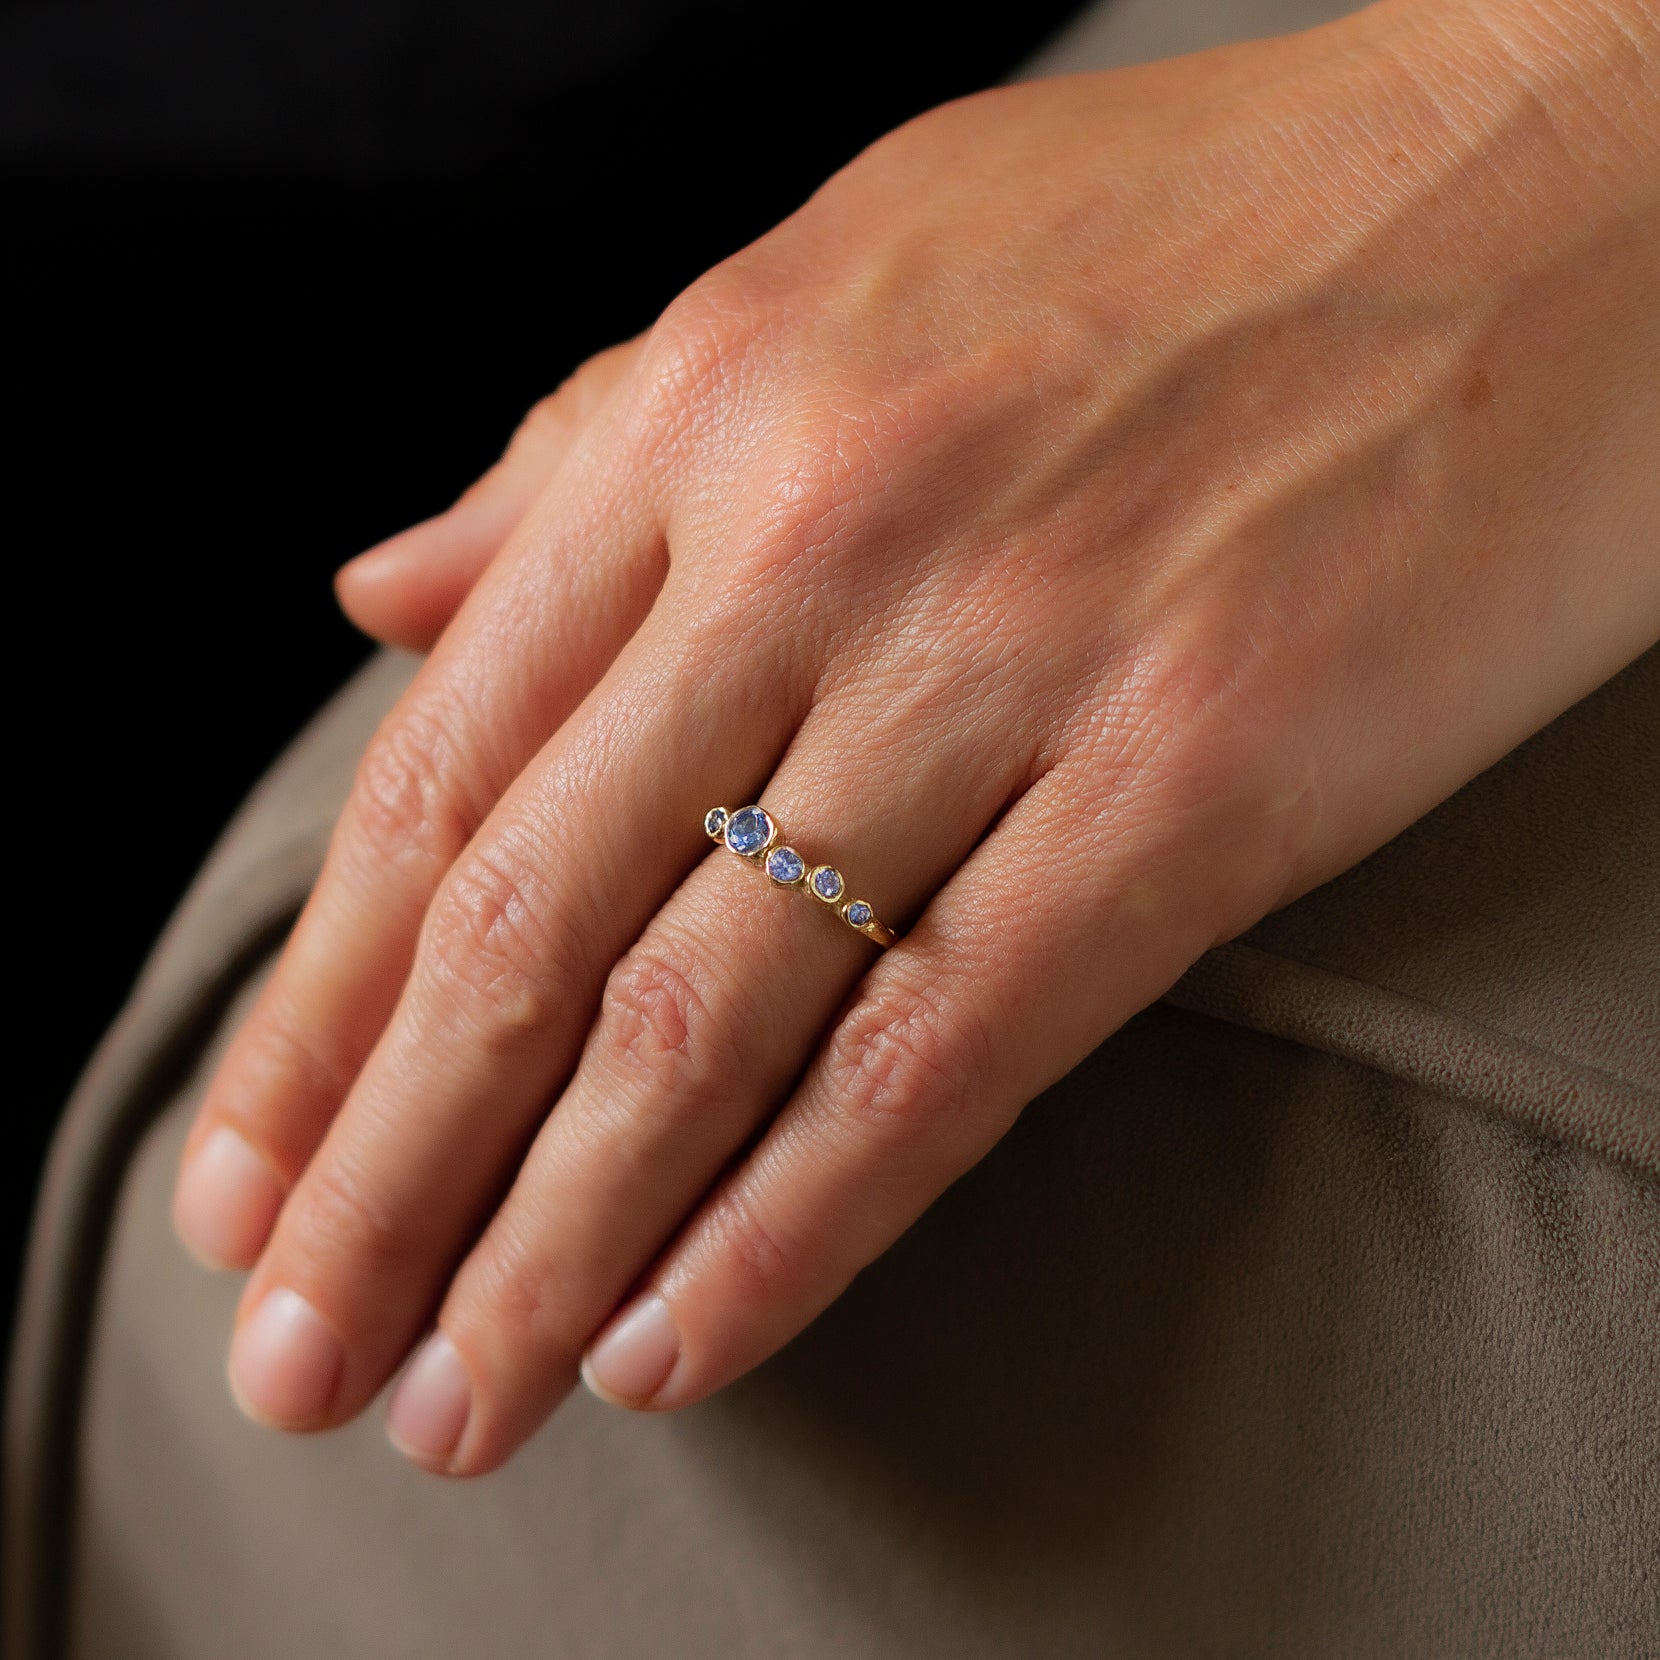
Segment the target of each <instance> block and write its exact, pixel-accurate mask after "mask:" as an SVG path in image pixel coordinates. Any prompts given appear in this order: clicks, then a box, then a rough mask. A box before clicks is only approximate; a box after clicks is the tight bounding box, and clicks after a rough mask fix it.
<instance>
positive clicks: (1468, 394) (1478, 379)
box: [1458, 369, 1493, 409]
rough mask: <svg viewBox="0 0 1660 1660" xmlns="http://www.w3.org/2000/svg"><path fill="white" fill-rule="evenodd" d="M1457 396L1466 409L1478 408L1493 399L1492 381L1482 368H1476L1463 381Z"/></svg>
mask: <svg viewBox="0 0 1660 1660" xmlns="http://www.w3.org/2000/svg"><path fill="white" fill-rule="evenodd" d="M1458 396H1459V402H1460V403H1462V404H1463V405H1464V407H1465V408H1466V409H1480V408H1481V406H1482V405H1483V404H1489V403H1491V402H1492V401H1493V383H1492V381H1490V380H1489V379H1488V378H1487V376H1486V374H1485V373H1483V371H1482V370H1480V369H1477V370H1476V371H1475V373H1474V374H1473V375H1471V376H1470V378H1469V379H1468V380H1467V381H1465V382H1464V390H1463V391H1462V392H1460V393H1459V395H1458Z"/></svg>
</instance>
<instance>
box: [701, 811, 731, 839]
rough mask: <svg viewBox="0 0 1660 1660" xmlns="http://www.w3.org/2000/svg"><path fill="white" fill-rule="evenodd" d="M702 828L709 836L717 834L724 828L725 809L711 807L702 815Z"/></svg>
mask: <svg viewBox="0 0 1660 1660" xmlns="http://www.w3.org/2000/svg"><path fill="white" fill-rule="evenodd" d="M703 828H704V829H705V830H707V831H708V833H709V834H710V835H711V836H718V835H719V834H720V833H721V831H723V830H724V829H725V828H726V809H725V808H724V807H711V808H710V809H709V811H708V812H707V813H705V814H704V815H703Z"/></svg>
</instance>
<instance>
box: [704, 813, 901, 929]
mask: <svg viewBox="0 0 1660 1660" xmlns="http://www.w3.org/2000/svg"><path fill="white" fill-rule="evenodd" d="M703 828H704V830H705V831H706V832H707V833H708V836H709V839H710V841H714V842H719V843H720V844H721V845H722V846H723V847H727V848H730V849H731V850H732V851H733V852H734V853H736V854H737V855H738V857H739V858H740V859H743V860H745V861H746V862H747V863H749V864H752V865H759V866H760V867H761V869H762V870H764V871H765V872H766V873H767V876H768V878H769V880H771V881H773V882H776V883H777V884H778V886H779V887H781V888H801V889H803V890H805V891H806V892H807V893H810V894H811V895H812V896H813V898H815V899H816V900H818V902H819V903H820V904H821V905H828V906H829V907H830V908H831V909H832V910H833V911H834V912H835V913H836V915H837V916H839V917H840V918H841V919H842V921H843V922H845V923H846V924H847V925H848V927H849V928H851V929H852V930H853V931H854V933H856V934H863V935H864V936H865V938H866V939H868V940H875V941H876V943H877V944H878V945H879V946H881V947H882V948H883V949H884V950H886V949H887V947H888V946H890V945H892V944H893V942H894V941H895V940H896V939H898V938H899V936H898V935H897V934H896V933H895V932H894V931H893V929H891V928H889V927H887V926H886V924H884V923H881V922H878V921H877V920H876V912H875V911H874V910H872V909H871V906H870V902H869V901H868V900H865V899H849V898H848V897H847V882H846V880H845V879H844V877H843V876H842V873H841V872H840V871H839V870H837V869H836V867H835V866H834V865H809V864H808V863H807V861H806V860H805V859H803V858H802V856H801V855H800V854H799V853H797V852H796V850H795V849H794V848H793V847H787V846H785V844H784V842H783V841H782V840H781V839H780V837H779V833H778V823H777V820H775V819H774V818H773V816H772V814H771V813H769V812H768V811H767V810H766V808H765V807H740V808H739V809H738V810H737V812H735V813H729V812H727V810H726V809H725V808H724V807H711V808H710V809H709V811H708V812H707V813H705V814H704V815H703Z"/></svg>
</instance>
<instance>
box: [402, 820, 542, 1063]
mask: <svg viewBox="0 0 1660 1660" xmlns="http://www.w3.org/2000/svg"><path fill="white" fill-rule="evenodd" d="M544 889H545V883H544V880H543V878H542V877H541V875H540V874H539V872H538V868H537V861H536V860H535V859H534V858H531V857H527V856H525V854H524V853H522V852H521V851H519V850H515V849H513V848H512V847H511V846H510V845H507V844H505V843H498V844H497V845H496V846H494V847H491V848H475V849H472V850H470V851H469V852H468V854H467V855H466V857H465V858H464V859H463V860H462V861H461V862H460V863H459V864H457V865H456V867H455V869H454V870H452V871H451V873H450V876H449V879H448V881H446V883H445V884H444V886H443V888H442V889H441V890H440V892H439V894H438V897H437V898H436V899H435V900H434V902H433V907H432V911H431V913H430V915H429V916H428V918H427V926H426V938H425V941H424V950H423V952H422V959H423V961H424V963H425V964H426V965H427V968H428V971H429V973H431V974H432V975H434V976H435V977H436V978H437V980H438V981H439V982H440V984H441V987H442V989H443V991H444V993H445V994H446V995H447V997H448V998H449V999H450V1000H451V1001H452V1002H459V1003H460V1004H461V1005H462V1010H463V1012H464V1013H465V1014H466V1015H467V1016H468V1017H469V1018H470V1019H471V1020H472V1021H473V1023H474V1024H476V1025H480V1026H482V1028H483V1030H484V1033H485V1035H486V1036H487V1037H489V1036H491V1035H498V1036H500V1037H501V1038H502V1039H503V1040H511V1038H512V1036H513V1035H514V1034H515V1033H523V1032H526V1031H534V1030H539V1029H541V1028H543V1027H545V1026H546V1025H547V1024H548V1023H549V1021H550V1019H551V1018H552V1014H553V1011H554V1009H555V1008H556V1007H557V1006H558V1004H559V1001H560V998H559V988H560V987H561V986H563V985H565V984H568V983H569V976H568V970H567V967H566V965H565V963H564V962H563V961H562V959H561V955H560V952H559V951H558V949H557V948H556V947H555V945H554V942H553V930H552V929H550V928H549V927H548V925H547V923H546V921H545V916H546V912H547V909H548V901H547V896H546V893H545V891H544Z"/></svg>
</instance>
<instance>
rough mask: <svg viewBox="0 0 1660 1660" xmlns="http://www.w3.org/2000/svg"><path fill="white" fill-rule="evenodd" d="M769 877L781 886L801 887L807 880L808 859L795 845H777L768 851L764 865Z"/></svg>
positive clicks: (769, 879)
mask: <svg viewBox="0 0 1660 1660" xmlns="http://www.w3.org/2000/svg"><path fill="white" fill-rule="evenodd" d="M763 868H764V869H765V870H766V873H767V879H768V881H771V882H776V883H777V884H778V886H779V887H781V888H799V887H800V886H801V884H802V883H803V882H805V881H806V880H807V861H806V860H805V859H803V858H802V857H801V855H800V854H799V853H797V852H796V850H795V849H794V848H793V847H783V846H779V847H775V848H773V849H771V851H769V852H768V854H767V856H766V860H765V863H764V867H763Z"/></svg>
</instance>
